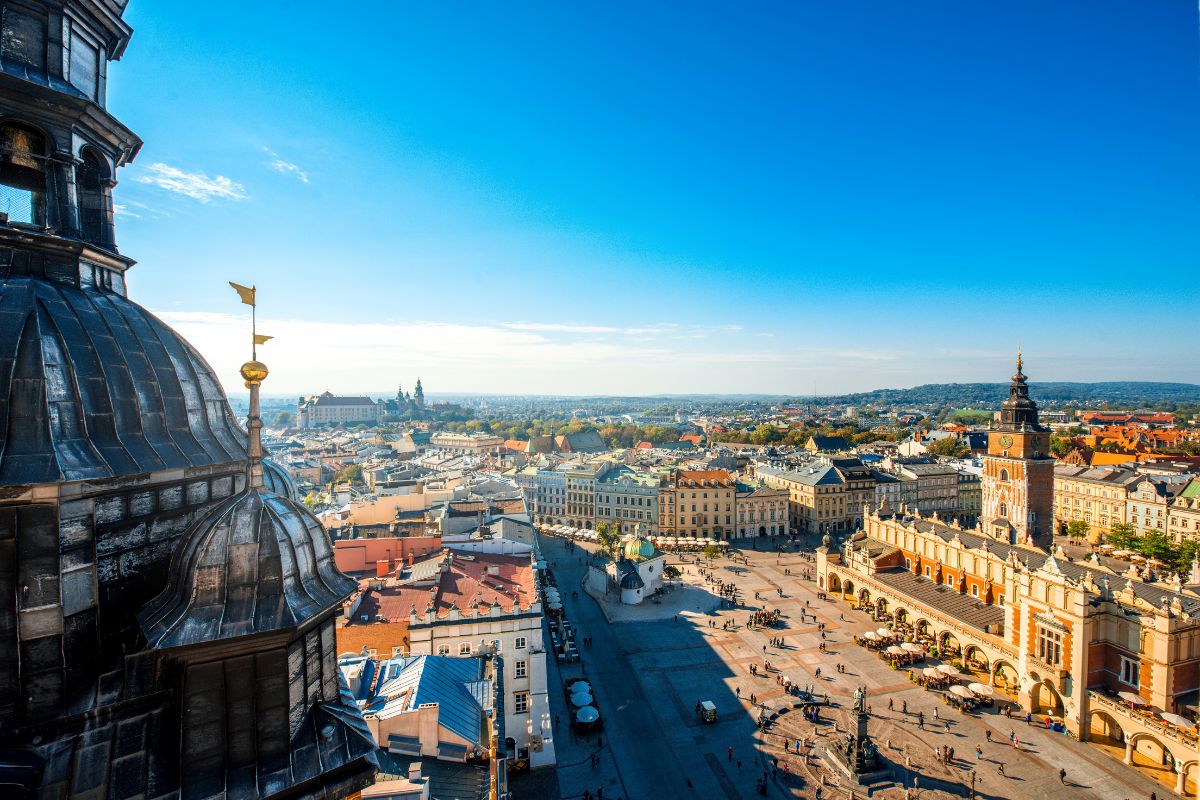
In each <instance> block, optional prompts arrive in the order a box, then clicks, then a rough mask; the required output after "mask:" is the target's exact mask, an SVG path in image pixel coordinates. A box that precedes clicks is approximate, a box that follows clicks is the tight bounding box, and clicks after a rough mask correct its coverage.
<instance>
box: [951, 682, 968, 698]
mask: <svg viewBox="0 0 1200 800" xmlns="http://www.w3.org/2000/svg"><path fill="white" fill-rule="evenodd" d="M950 693H951V694H956V695H958V696H959V697H966V698H970V697H971V690H970V689H968V688H967V687H965V686H959V685H958V684H955V685H954V686H951V687H950Z"/></svg>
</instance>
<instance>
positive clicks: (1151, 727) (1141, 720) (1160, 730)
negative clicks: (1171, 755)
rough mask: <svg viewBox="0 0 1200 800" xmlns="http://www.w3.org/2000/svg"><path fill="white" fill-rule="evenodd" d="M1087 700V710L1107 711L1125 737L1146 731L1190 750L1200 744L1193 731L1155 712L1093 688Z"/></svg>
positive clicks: (1089, 690) (1089, 691)
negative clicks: (1170, 721) (1134, 706)
mask: <svg viewBox="0 0 1200 800" xmlns="http://www.w3.org/2000/svg"><path fill="white" fill-rule="evenodd" d="M1088 702H1089V705H1090V709H1089V712H1091V711H1097V710H1103V711H1105V712H1107V713H1108V714H1109V715H1110V716H1112V717H1113V718H1114V719H1115V720H1116V721H1117V724H1119V725H1120V726H1121V730H1122V731H1124V733H1125V735H1126V737H1129V736H1132V735H1133V734H1137V733H1146V734H1150V735H1152V736H1156V737H1159V738H1161V739H1165V740H1166V741H1168V742H1175V743H1177V744H1180V745H1183V746H1184V747H1187V748H1191V749H1192V750H1195V749H1196V748H1197V747H1198V746H1200V741H1198V739H1197V737H1196V734H1195V733H1193V732H1191V731H1185V730H1184V729H1182V728H1179V727H1177V726H1175V725H1171V724H1169V723H1167V722H1166V721H1165V720H1164V719H1162V717H1160V716H1158V714H1157V712H1154V711H1151V710H1148V709H1147V710H1137V709H1133V708H1130V706H1129V703H1123V702H1121V700H1119V699H1118V698H1116V697H1109V696H1108V695H1106V694H1104V693H1103V692H1099V691H1096V690H1095V689H1088Z"/></svg>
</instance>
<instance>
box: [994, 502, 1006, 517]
mask: <svg viewBox="0 0 1200 800" xmlns="http://www.w3.org/2000/svg"><path fill="white" fill-rule="evenodd" d="M996 513H997V514H998V515H999V516H1001V517H1007V516H1008V504H1007V503H1001V504H1000V507H999V508H998V509H996Z"/></svg>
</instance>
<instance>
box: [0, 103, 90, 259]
mask: <svg viewBox="0 0 1200 800" xmlns="http://www.w3.org/2000/svg"><path fill="white" fill-rule="evenodd" d="M72 160H73V161H74V163H73V164H72V163H71V161H72ZM110 177H111V176H110V174H109V169H108V164H107V162H106V161H105V160H104V159H103V158H102V157H101V155H100V154H99V153H98V152H97V151H96V150H95V148H93V147H91V146H90V145H84V146H83V147H82V148H81V149H80V151H79V153H78V157H77V158H75V159H71V158H67V157H64V156H62V155H58V154H56V151H55V149H54V148H52V147H51V138H50V137H49V136H47V135H46V134H45V133H44V132H43V131H41V130H39V129H38V128H36V127H35V126H33V125H30V124H28V123H25V122H22V121H15V120H7V121H4V122H0V212H3V213H5V214H7V216H8V221H9V222H16V223H23V224H26V225H32V226H35V227H56V228H59V229H61V230H62V231H63V232H65V233H74V234H77V235H78V236H79V238H82V239H83V240H84V241H87V242H91V243H93V244H97V245H102V246H111V244H112V235H111V225H110V224H109V219H108V192H109V191H110V189H111V180H110ZM72 188H73V191H72Z"/></svg>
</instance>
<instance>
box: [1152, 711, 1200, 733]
mask: <svg viewBox="0 0 1200 800" xmlns="http://www.w3.org/2000/svg"><path fill="white" fill-rule="evenodd" d="M1159 716H1160V717H1162V718H1163V719H1165V720H1166V721H1167V722H1169V723H1171V724H1172V725H1178V726H1179V727H1181V728H1183V729H1185V730H1186V729H1189V728H1191V727H1192V726H1193V725H1195V724H1196V723H1194V722H1192V721H1191V720H1190V719H1188V718H1187V717H1181V716H1179V715H1178V714H1172V713H1171V712H1170V711H1164V712H1162V713H1161V714H1159Z"/></svg>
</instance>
